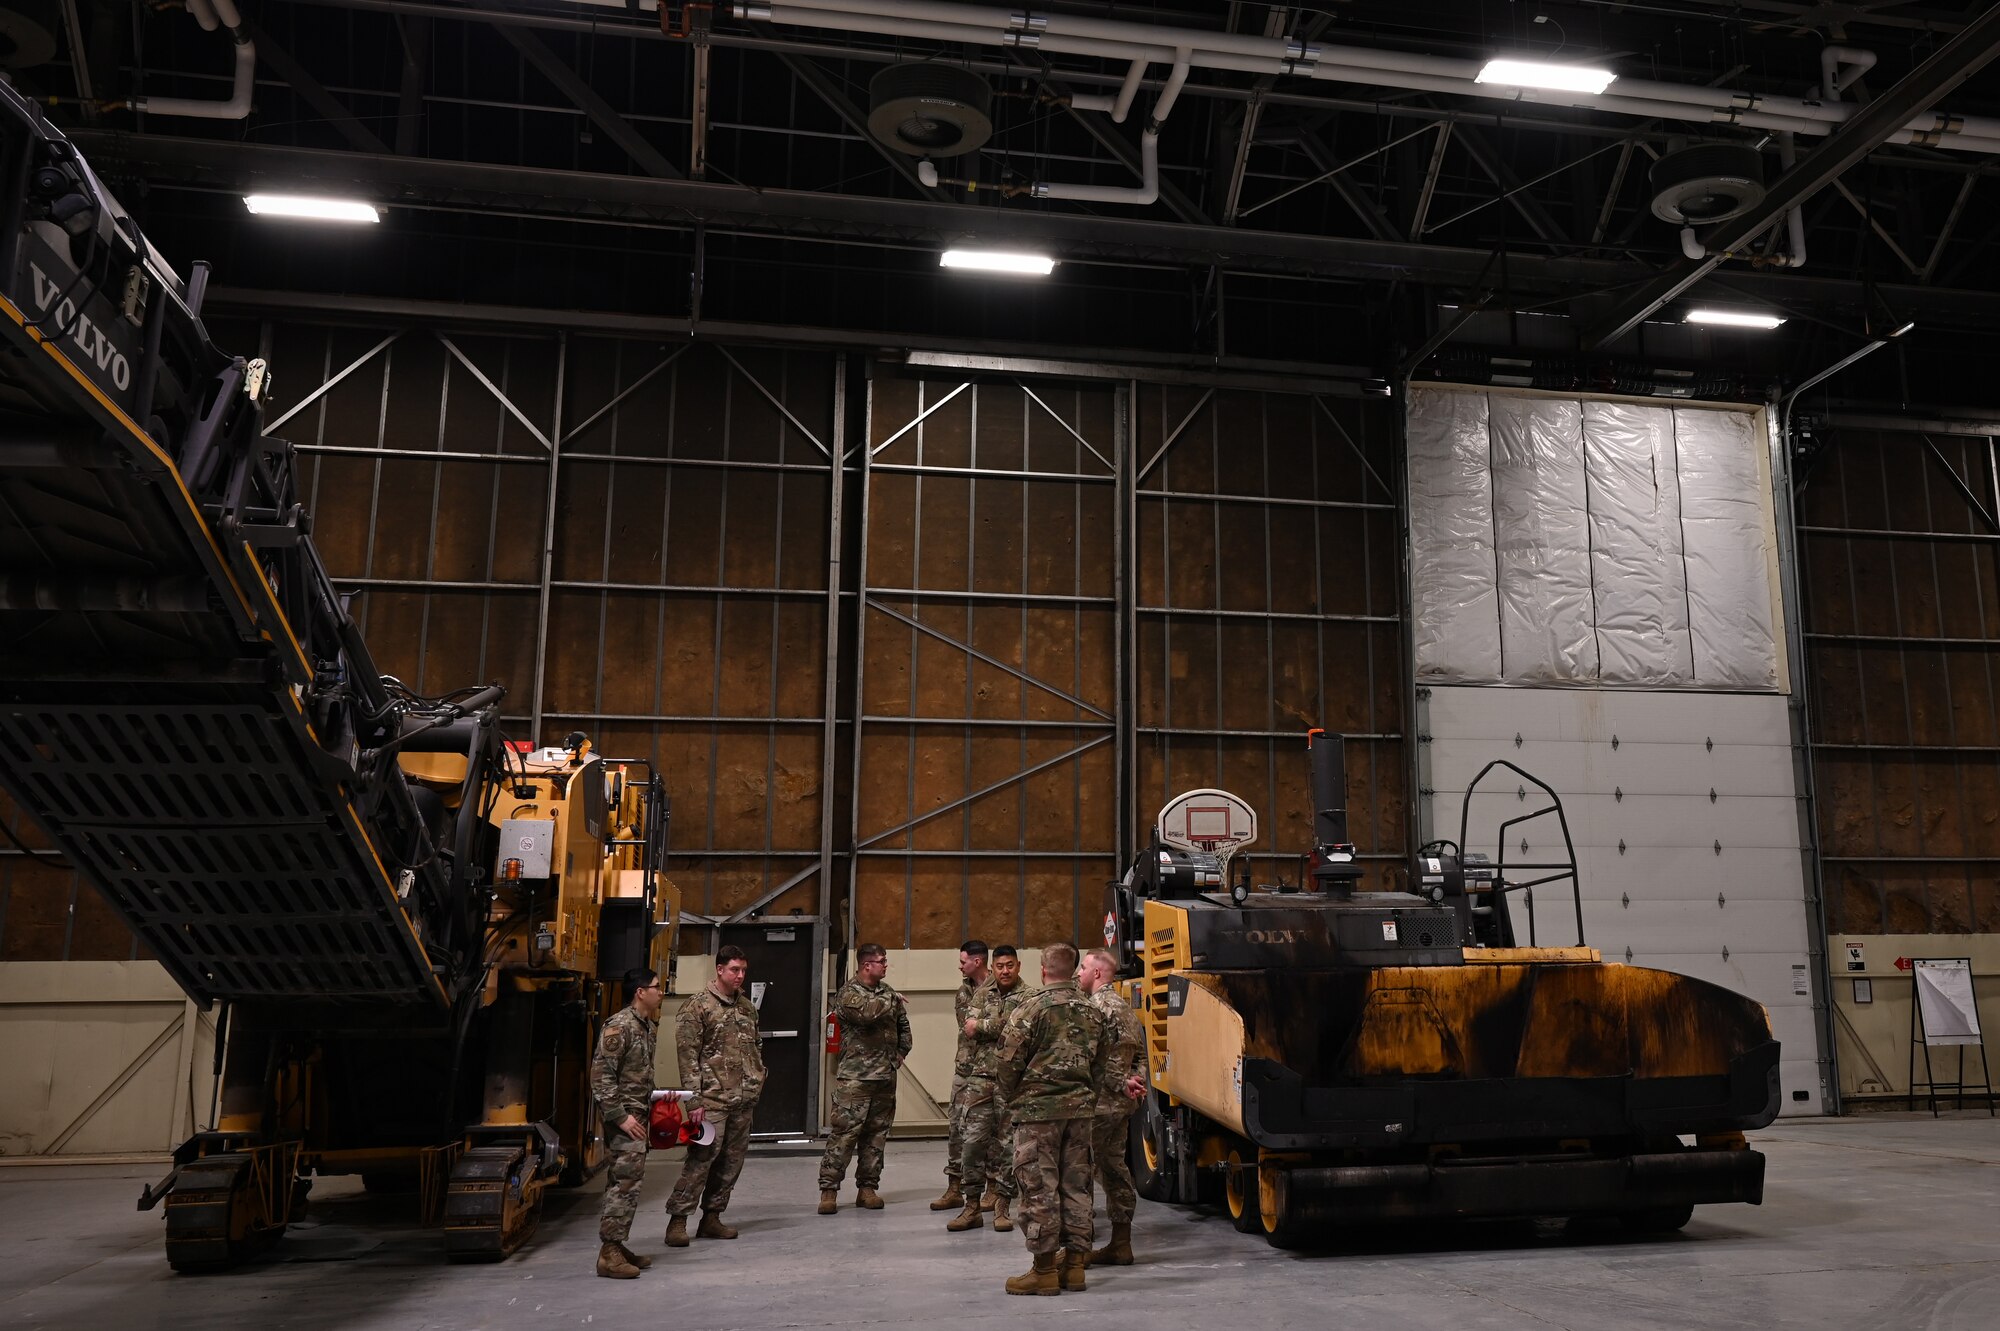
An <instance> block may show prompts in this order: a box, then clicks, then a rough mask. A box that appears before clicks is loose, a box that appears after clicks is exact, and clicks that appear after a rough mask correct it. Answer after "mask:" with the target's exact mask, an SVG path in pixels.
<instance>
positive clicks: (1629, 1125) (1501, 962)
mask: <svg viewBox="0 0 2000 1331" xmlns="http://www.w3.org/2000/svg"><path fill="white" fill-rule="evenodd" d="M1307 742H1308V746H1309V753H1310V761H1311V774H1312V780H1311V785H1312V791H1313V801H1314V840H1315V846H1314V848H1313V850H1312V851H1311V852H1310V853H1309V855H1308V856H1307V858H1306V861H1305V863H1304V864H1303V865H1302V866H1301V868H1302V871H1301V873H1300V875H1299V880H1298V881H1297V882H1296V883H1289V884H1288V883H1280V884H1274V885H1253V884H1252V883H1251V882H1250V881H1249V879H1248V877H1247V876H1244V875H1232V874H1231V871H1230V862H1231V857H1232V855H1233V853H1234V851H1235V849H1236V848H1237V847H1238V846H1240V845H1243V844H1247V842H1248V841H1249V840H1250V839H1253V838H1254V837H1255V835H1256V820H1255V815H1254V812H1253V811H1252V810H1250V809H1249V807H1248V806H1247V805H1245V804H1244V803H1243V802H1242V801H1241V800H1239V799H1237V798H1236V797H1234V796H1232V795H1229V794H1228V793H1227V792H1224V791H1214V790H1204V791H1191V792H1188V793H1187V794H1185V795H1182V796H1180V797H1178V798H1177V799H1175V800H1173V801H1171V802H1169V804H1168V805H1167V806H1166V808H1165V809H1163V810H1162V811H1161V816H1160V822H1159V826H1158V827H1157V828H1156V831H1155V838H1156V842H1155V844H1154V845H1153V846H1152V847H1151V848H1150V849H1149V850H1148V851H1147V852H1146V853H1144V854H1142V855H1141V856H1140V857H1139V859H1138V860H1137V861H1136V862H1135V863H1134V864H1133V866H1132V868H1131V870H1130V871H1129V872H1128V873H1127V874H1126V875H1125V877H1124V879H1123V880H1122V881H1121V882H1119V883H1116V884H1113V885H1112V887H1111V888H1110V892H1109V900H1108V902H1107V907H1108V909H1107V911H1106V916H1105V937H1106V941H1107V943H1108V944H1110V945H1111V946H1112V947H1113V948H1114V949H1115V950H1116V951H1117V952H1118V954H1119V955H1120V956H1121V958H1122V960H1123V962H1124V963H1125V972H1124V973H1125V974H1126V976H1127V977H1128V978H1127V981H1126V991H1127V993H1128V994H1129V995H1130V997H1131V999H1132V1002H1133V1006H1134V1009H1135V1010H1136V1011H1138V1012H1139V1014H1140V1016H1141V1019H1142V1022H1143V1024H1144V1026H1145V1029H1146V1033H1147V1071H1148V1073H1149V1075H1150V1080H1151V1090H1150V1094H1149V1095H1148V1097H1147V1099H1146V1101H1145V1103H1144V1105H1143V1107H1142V1110H1141V1112H1140V1113H1138V1114H1135V1115H1134V1118H1133V1131H1132V1143H1131V1155H1132V1163H1133V1171H1134V1175H1135V1177H1136V1178H1137V1180H1138V1182H1139V1185H1140V1189H1141V1192H1142V1193H1143V1194H1144V1195H1145V1196H1147V1197H1150V1198H1152V1199H1153V1200H1155V1201H1163V1202H1184V1203H1206V1204H1210V1205H1217V1206H1221V1207H1223V1208H1225V1209H1226V1210H1227V1212H1228V1214H1229V1216H1230V1218H1231V1220H1232V1221H1233V1222H1234V1223H1235V1225H1236V1227H1237V1228H1238V1229H1239V1230H1243V1231H1246V1232H1253V1233H1262V1234H1263V1235H1264V1236H1265V1237H1266V1238H1267V1239H1268V1240H1269V1241H1270V1242H1272V1243H1274V1244H1277V1245H1279V1246H1281V1247H1292V1246H1300V1245H1305V1244H1310V1243H1316V1242H1328V1241H1331V1240H1333V1239H1335V1238H1336V1237H1337V1236H1338V1235H1339V1234H1340V1233H1341V1232H1342V1231H1343V1230H1347V1229H1350V1228H1351V1227H1354V1226H1362V1225H1374V1224H1378V1223H1380V1222H1382V1221H1390V1220H1404V1219H1422V1220H1426V1221H1433V1222H1434V1221H1438V1220H1447V1219H1479V1218H1492V1217H1537V1218H1540V1217H1573V1216H1607V1217H1616V1218H1617V1219H1618V1220H1619V1221H1621V1222H1622V1223H1623V1224H1624V1225H1625V1226H1626V1227H1627V1228H1628V1229H1631V1230H1634V1231H1639V1232H1657V1231H1662V1230H1671V1229H1677V1228H1679V1227H1680V1226H1682V1225H1684V1224H1686V1223H1687V1221H1688V1219H1689V1217H1690V1215H1691V1213H1692V1208H1693V1207H1694V1206H1696V1205H1700V1204H1705V1203H1711V1202H1749V1203H1752V1204H1755V1203H1757V1202H1760V1201H1761V1200H1762V1199H1763V1184H1764V1157H1763V1156H1762V1155H1761V1154H1760V1153H1759V1152H1757V1151H1755V1150H1752V1149H1750V1148H1749V1147H1748V1145H1747V1143H1746V1141H1745V1138H1744V1135H1743V1134H1744V1132H1745V1131H1746V1130H1749V1129H1755V1128H1761V1127H1763V1126H1765V1125H1767V1124H1768V1123H1770V1121H1771V1120H1772V1119H1773V1118H1774V1117H1776V1115H1777V1112H1778V1104H1779V1085H1778V1043H1777V1041H1776V1040H1774V1039H1773V1038H1772V1036H1771V1030H1770V1023H1769V1021H1768V1019H1767V1017H1766V1014H1765V1012H1764V1009H1763V1008H1762V1006H1761V1005H1759V1004H1758V1003H1756V1002H1754V1001H1752V1000H1750V999H1748V998H1745V997H1743V996H1741V995H1739V994H1735V993H1731V992H1730V991H1728V990H1726V989H1723V988H1720V987H1718V986H1716V985H1713V984H1708V983H1705V982H1703V981H1701V980H1696V979H1693V978H1690V977H1688V976H1684V975H1677V974H1673V973H1671V972H1667V971H1657V970H1649V969H1646V968H1643V967H1637V966H1625V965H1617V964H1613V963H1607V962H1605V961H1604V960H1603V959H1602V958H1601V957H1600V956H1599V954H1598V953H1597V951H1596V950H1595V949H1592V948H1589V947H1587V946H1584V945H1583V940H1582V924H1583V916H1582V909H1581V905H1580V900H1579V904H1578V906H1577V910H1576V922H1577V931H1578V938H1577V942H1576V944H1575V945H1569V946H1560V947H1547V946H1536V945H1535V925H1534V923H1533V905H1532V902H1533V892H1534V889H1535V888H1537V887H1541V888H1542V889H1543V891H1544V893H1545V894H1546V893H1548V892H1549V891H1551V890H1553V885H1556V884H1560V883H1562V882H1564V881H1567V882H1568V884H1569V886H1570V888H1571V892H1572V895H1573V896H1574V895H1576V894H1575V888H1576V856H1575V851H1574V847H1573V845H1572V843H1571V841H1570V837H1569V830H1568V823H1567V818H1566V816H1565V815H1564V813H1563V810H1562V802H1561V800H1560V798H1559V797H1557V795H1556V793H1555V792H1554V791H1553V790H1551V789H1550V788H1549V787H1548V786H1546V785H1545V784H1543V783H1542V782H1540V781H1538V780H1536V779H1535V778H1534V777H1533V776H1531V775H1529V774H1527V773H1525V772H1522V771H1521V770H1520V769H1519V768H1516V767H1514V766H1513V765H1512V764H1510V763H1495V764H1491V765H1489V767H1488V768H1487V771H1489V772H1490V771H1492V770H1494V769H1495V768H1506V769H1507V770H1508V771H1510V772H1512V773H1514V774H1516V775H1518V776H1519V777H1520V778H1521V779H1522V781H1523V783H1524V784H1523V787H1522V789H1523V791H1525V790H1526V788H1527V785H1530V784H1531V785H1533V786H1534V787H1535V788H1537V789H1538V790H1540V791H1541V792H1542V795H1543V796H1544V797H1545V802H1543V803H1539V804H1538V805H1535V806H1531V807H1530V808H1529V811H1528V812H1525V813H1523V814H1522V815H1521V816H1520V817H1518V818H1515V819H1510V820H1508V822H1507V823H1506V824H1505V825H1503V826H1502V828H1501V832H1500V837H1499V842H1500V843H1501V844H1502V845H1503V846H1504V843H1505V841H1506V840H1507V831H1508V829H1509V828H1511V827H1513V826H1516V825H1518V824H1519V823H1521V822H1524V821H1528V820H1533V819H1537V818H1549V819H1552V820H1553V821H1554V822H1556V823H1557V824H1558V825H1559V826H1560V828H1561V832H1562V839H1563V843H1564V845H1565V847H1567V848H1568V858H1567V860H1566V861H1562V862H1546V863H1537V864H1526V865H1523V864H1519V863H1516V864H1514V865H1511V866H1510V865H1508V864H1506V863H1505V862H1504V859H1503V860H1502V861H1501V862H1492V861H1489V860H1488V858H1487V857H1486V856H1484V855H1478V854H1472V853H1468V852H1466V851H1464V850H1463V849H1462V847H1463V843H1464V840H1465V830H1464V827H1463V819H1461V828H1460V833H1459V841H1458V842H1450V841H1440V842H1434V843H1432V844H1429V845H1426V846H1424V847H1422V848H1421V849H1420V851H1419V852H1418V854H1417V856H1416V858H1415V862H1414V863H1413V864H1412V865H1411V876H1410V890H1409V891H1404V892H1361V891H1357V890H1355V886H1356V882H1357V880H1358V879H1359V877H1360V873H1361V870H1360V866H1359V864H1358V863H1357V861H1356V857H1355V850H1354V847H1353V845H1352V844H1351V843H1350V842H1349V841H1348V837H1347V821H1346V813H1345V789H1346V775H1345V764H1344V761H1343V746H1342V743H1341V740H1340V738H1339V737H1338V736H1331V735H1327V734H1325V733H1323V732H1321V731H1312V732H1310V734H1309V736H1308V739H1307ZM1485 775H1486V773H1485V772H1482V773H1481V777H1484V776H1485ZM1477 785H1478V781H1477V780H1475V781H1474V782H1473V786H1474V787H1475V788H1476V787H1477ZM1524 798H1525V795H1524ZM1466 802H1467V807H1468V808H1469V807H1470V804H1471V794H1470V792H1468V794H1467V797H1466ZM1503 855H1504V851H1503ZM1513 900H1518V901H1520V902H1521V903H1522V905H1524V906H1526V908H1527V918H1528V932H1529V939H1528V945H1526V946H1518V945H1517V944H1516V939H1515V937H1514V927H1515V926H1514V923H1513V920H1514V914H1515V912H1514V909H1513V907H1511V906H1510V901H1513Z"/></svg>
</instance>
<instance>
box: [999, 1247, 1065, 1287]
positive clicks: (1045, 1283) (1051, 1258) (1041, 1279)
mask: <svg viewBox="0 0 2000 1331" xmlns="http://www.w3.org/2000/svg"><path fill="white" fill-rule="evenodd" d="M1007 1292H1008V1293H1009V1294H1060V1293H1062V1274H1061V1272H1059V1271H1058V1270H1057V1269H1056V1254H1055V1253H1052V1252H1038V1253H1036V1254H1035V1264H1034V1265H1033V1266H1032V1267H1030V1268H1029V1269H1028V1270H1027V1271H1026V1272H1025V1273H1023V1274H1021V1275H1018V1276H1008V1277H1007Z"/></svg>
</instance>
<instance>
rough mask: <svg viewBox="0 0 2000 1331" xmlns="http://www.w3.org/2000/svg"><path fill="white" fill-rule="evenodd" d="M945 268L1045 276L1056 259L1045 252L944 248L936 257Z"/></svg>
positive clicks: (1053, 268)
mask: <svg viewBox="0 0 2000 1331" xmlns="http://www.w3.org/2000/svg"><path fill="white" fill-rule="evenodd" d="M938 263H939V265H940V266H942V267H945V268H967V269H970V270H972V271H973V272H979V273H1027V274H1030V275H1032V276H1035V277H1047V276H1048V275H1049V274H1050V273H1052V272H1054V271H1055V267H1056V261H1055V260H1054V259H1051V258H1050V257H1049V256H1048V255H1046V254H1015V253H1010V252H1009V251H1007V250H946V251H945V252H944V254H943V255H942V256H941V257H940V258H939V259H938Z"/></svg>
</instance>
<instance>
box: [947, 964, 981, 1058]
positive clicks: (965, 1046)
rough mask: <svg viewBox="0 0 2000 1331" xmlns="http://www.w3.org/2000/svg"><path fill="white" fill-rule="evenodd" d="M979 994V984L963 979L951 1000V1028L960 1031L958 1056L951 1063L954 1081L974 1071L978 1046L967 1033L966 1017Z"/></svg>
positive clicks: (970, 1012) (969, 1014) (970, 1013)
mask: <svg viewBox="0 0 2000 1331" xmlns="http://www.w3.org/2000/svg"><path fill="white" fill-rule="evenodd" d="M978 995H979V985H976V984H974V983H973V982H972V981H970V980H961V981H959V984H958V993H957V995H956V996H954V997H953V998H952V1000H951V1011H952V1016H953V1017H954V1018H955V1020H953V1022H952V1024H951V1028H952V1029H953V1030H954V1031H957V1032H958V1058H957V1059H956V1060H955V1061H954V1062H953V1063H952V1065H951V1077H952V1080H953V1081H962V1080H964V1079H965V1078H966V1077H968V1076H970V1075H971V1073H972V1064H973V1062H974V1053H975V1051H976V1050H977V1048H978V1045H977V1043H976V1042H975V1041H974V1040H973V1038H972V1037H971V1036H969V1035H967V1034H966V1033H965V1019H966V1018H967V1017H969V1016H971V1015H972V1000H973V999H974V998H976V997H978Z"/></svg>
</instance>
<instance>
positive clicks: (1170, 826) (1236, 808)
mask: <svg viewBox="0 0 2000 1331" xmlns="http://www.w3.org/2000/svg"><path fill="white" fill-rule="evenodd" d="M1155 826H1156V827H1157V828H1158V829H1159V836H1160V840H1161V841H1163V842H1165V843H1166V844H1167V845H1169V846H1177V847H1179V848H1180V849H1182V850H1203V851H1207V852H1208V853H1209V854H1211V855H1213V856H1215V857H1216V859H1217V860H1219V861H1220V862H1221V864H1222V884H1223V890H1224V891H1227V890H1228V888H1229V861H1230V859H1231V858H1233V857H1234V856H1235V854H1236V852H1237V851H1238V850H1240V849H1242V848H1243V847H1244V846H1247V845H1249V844H1250V843H1251V842H1253V841H1255V840H1256V839H1257V811H1256V810H1255V809H1252V808H1251V807H1250V806H1249V805H1248V804H1246V803H1244V802H1243V801H1242V800H1241V799H1238V798H1237V797H1236V796H1234V795H1232V794H1230V793H1229V792H1228V791H1226V790H1186V791H1182V792H1181V793H1180V794H1178V795H1176V796H1174V797H1173V798H1172V799H1170V800H1168V801H1167V802H1166V804H1165V805H1164V806H1162V807H1161V809H1160V816H1159V821H1158V822H1157V823H1156V824H1155Z"/></svg>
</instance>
